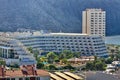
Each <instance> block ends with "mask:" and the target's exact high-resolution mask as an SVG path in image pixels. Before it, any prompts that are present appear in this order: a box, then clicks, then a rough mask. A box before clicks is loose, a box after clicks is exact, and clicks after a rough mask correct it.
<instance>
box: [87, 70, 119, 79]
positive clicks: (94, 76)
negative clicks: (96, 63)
mask: <svg viewBox="0 0 120 80" xmlns="http://www.w3.org/2000/svg"><path fill="white" fill-rule="evenodd" d="M119 75H120V74H119ZM86 80H120V79H118V77H116V75H112V74H106V73H103V72H93V71H88V72H86Z"/></svg>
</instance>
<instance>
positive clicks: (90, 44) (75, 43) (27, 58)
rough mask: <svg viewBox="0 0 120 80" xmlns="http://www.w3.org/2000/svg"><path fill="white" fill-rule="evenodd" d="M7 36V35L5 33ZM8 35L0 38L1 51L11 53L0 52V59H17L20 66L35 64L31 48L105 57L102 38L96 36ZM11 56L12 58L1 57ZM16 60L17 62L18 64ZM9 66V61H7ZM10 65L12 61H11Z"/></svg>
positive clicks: (61, 34) (71, 34)
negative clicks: (29, 49) (10, 50)
mask: <svg viewBox="0 0 120 80" xmlns="http://www.w3.org/2000/svg"><path fill="white" fill-rule="evenodd" d="M6 34H7V33H6ZM14 34H15V33H10V35H9V36H6V37H4V38H3V36H1V37H0V46H1V47H0V48H2V49H1V50H3V49H4V47H5V49H6V47H8V48H7V49H12V50H14V51H13V52H12V53H8V52H0V54H1V55H0V57H2V58H4V59H6V61H7V60H9V59H18V60H19V64H20V65H24V64H36V61H35V58H34V57H33V55H32V54H31V53H30V52H29V51H28V50H27V48H29V47H32V48H33V49H34V50H36V49H37V50H39V51H40V53H41V52H42V53H48V52H51V51H52V52H56V53H61V52H62V51H64V50H69V51H72V52H80V53H81V55H83V56H99V57H104V56H107V50H106V46H105V43H104V41H103V40H102V37H100V36H97V35H87V34H77V33H46V34H45V33H44V34H39V33H38V32H37V33H35V35H34V33H28V32H26V33H24V34H25V35H23V33H17V34H16V35H14ZM3 54H4V55H8V54H9V55H10V54H13V55H12V57H13V58H11V57H9V56H7V57H6V56H5V57H4V56H2V55H3ZM18 60H17V62H18ZM7 62H8V63H9V64H10V61H7ZM11 63H13V61H12V60H11Z"/></svg>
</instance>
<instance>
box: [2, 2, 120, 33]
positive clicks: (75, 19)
mask: <svg viewBox="0 0 120 80" xmlns="http://www.w3.org/2000/svg"><path fill="white" fill-rule="evenodd" d="M86 8H102V9H103V10H105V11H106V13H107V16H106V17H107V19H106V21H107V35H119V34H120V31H119V30H120V27H119V26H120V0H0V31H16V30H17V28H28V29H34V30H40V29H43V30H51V31H52V32H59V31H62V32H76V33H80V32H81V25H82V24H81V23H82V11H83V10H85V9H86Z"/></svg>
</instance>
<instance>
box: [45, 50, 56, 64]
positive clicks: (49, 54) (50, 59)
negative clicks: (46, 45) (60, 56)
mask: <svg viewBox="0 0 120 80" xmlns="http://www.w3.org/2000/svg"><path fill="white" fill-rule="evenodd" d="M56 57H57V55H56V54H55V53H54V52H49V53H48V54H47V58H48V62H49V63H53V62H54V60H55V58H56Z"/></svg>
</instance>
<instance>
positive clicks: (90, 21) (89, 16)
mask: <svg viewBox="0 0 120 80" xmlns="http://www.w3.org/2000/svg"><path fill="white" fill-rule="evenodd" d="M105 30H106V12H105V11H103V10H102V9H86V10H85V11H83V12H82V33H86V34H88V35H100V36H103V37H105V33H106V31H105Z"/></svg>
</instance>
